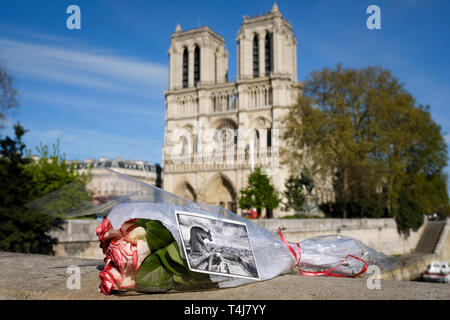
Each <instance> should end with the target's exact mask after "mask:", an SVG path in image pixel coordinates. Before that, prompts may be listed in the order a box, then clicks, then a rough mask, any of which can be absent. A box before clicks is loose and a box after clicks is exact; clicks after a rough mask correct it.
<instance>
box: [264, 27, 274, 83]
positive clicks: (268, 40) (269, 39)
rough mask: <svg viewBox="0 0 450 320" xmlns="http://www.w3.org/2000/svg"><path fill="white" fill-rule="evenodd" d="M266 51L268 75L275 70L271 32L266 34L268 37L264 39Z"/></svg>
mask: <svg viewBox="0 0 450 320" xmlns="http://www.w3.org/2000/svg"><path fill="white" fill-rule="evenodd" d="M264 52H265V55H264V56H265V65H266V76H268V75H270V72H271V71H273V68H272V62H273V61H272V59H273V57H272V54H273V50H272V35H271V34H270V33H267V34H266V39H265V41H264Z"/></svg>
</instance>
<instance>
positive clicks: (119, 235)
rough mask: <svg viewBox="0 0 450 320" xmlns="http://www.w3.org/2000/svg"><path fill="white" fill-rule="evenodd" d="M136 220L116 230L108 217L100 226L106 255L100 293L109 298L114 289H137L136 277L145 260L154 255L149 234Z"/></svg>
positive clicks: (99, 233) (97, 231)
mask: <svg viewBox="0 0 450 320" xmlns="http://www.w3.org/2000/svg"><path fill="white" fill-rule="evenodd" d="M135 221H136V220H135V219H131V220H128V221H127V222H125V223H124V224H123V225H122V226H121V227H120V229H118V230H114V229H113V228H112V225H111V223H110V221H109V220H108V218H105V219H104V220H103V221H102V223H101V224H100V225H99V226H98V227H97V229H96V233H97V236H98V239H99V241H100V247H101V248H102V249H103V253H105V255H106V257H105V268H104V270H103V271H101V272H100V274H99V277H100V288H99V289H100V292H102V293H103V294H105V295H108V294H110V293H111V291H112V290H121V289H129V288H133V287H135V286H136V281H135V279H136V274H137V271H138V270H139V267H140V266H141V264H142V262H143V261H144V259H145V258H146V257H147V256H148V255H149V254H150V248H149V247H148V244H147V241H146V232H145V229H144V228H142V227H136V225H135Z"/></svg>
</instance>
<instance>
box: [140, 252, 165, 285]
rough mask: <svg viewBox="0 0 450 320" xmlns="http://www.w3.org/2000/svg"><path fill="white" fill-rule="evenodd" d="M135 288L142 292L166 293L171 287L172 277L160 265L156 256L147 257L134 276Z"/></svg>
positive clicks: (153, 254)
mask: <svg viewBox="0 0 450 320" xmlns="http://www.w3.org/2000/svg"><path fill="white" fill-rule="evenodd" d="M136 285H137V288H138V289H140V290H144V291H167V290H168V289H171V288H172V287H173V281H172V275H171V274H170V273H169V272H167V270H166V269H165V268H164V267H163V266H162V265H161V261H160V260H159V258H158V255H157V254H155V253H152V254H151V255H149V256H148V257H147V258H146V259H145V260H144V262H143V263H142V265H141V267H140V268H139V270H138V272H137V274H136Z"/></svg>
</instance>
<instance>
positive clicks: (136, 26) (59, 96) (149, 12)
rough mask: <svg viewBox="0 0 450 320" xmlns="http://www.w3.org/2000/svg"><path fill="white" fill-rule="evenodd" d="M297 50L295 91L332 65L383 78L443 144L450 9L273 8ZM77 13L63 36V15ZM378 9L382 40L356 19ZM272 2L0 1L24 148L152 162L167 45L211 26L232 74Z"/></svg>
mask: <svg viewBox="0 0 450 320" xmlns="http://www.w3.org/2000/svg"><path fill="white" fill-rule="evenodd" d="M277 3H278V6H279V8H280V11H281V13H282V14H283V16H284V17H285V18H286V19H287V20H288V21H290V23H291V24H292V26H293V28H294V32H295V34H296V37H297V41H298V65H299V77H300V79H299V80H304V79H305V77H306V76H307V75H308V74H309V73H310V72H311V71H313V70H318V69H321V68H323V67H325V66H334V65H335V64H337V63H339V62H342V63H343V64H344V66H349V67H365V66H368V65H381V66H383V67H385V68H388V69H391V70H392V71H393V74H394V75H395V76H396V77H398V78H399V79H400V81H401V82H403V83H404V85H405V87H406V88H407V90H408V91H410V92H411V93H412V94H413V96H414V97H415V98H416V99H417V101H418V102H419V103H422V104H429V105H430V106H431V111H432V115H433V118H434V119H435V121H436V122H437V123H439V124H440V125H441V126H442V129H443V133H444V134H445V137H446V140H447V142H448V143H449V144H450V135H449V133H450V116H449V111H448V110H449V108H450V90H449V89H450V63H449V57H450V37H449V31H450V27H449V21H448V17H450V1H448V0H443V1H437V0H395V1H376V0H371V1H364V0H352V1H350V0H340V1H335V0H295V1H294V0H292V1H288V0H279V1H277ZM71 4H76V5H78V6H79V7H80V8H81V30H68V29H67V27H66V19H67V17H68V16H69V15H68V14H67V13H66V8H67V7H68V6H69V5H71ZM371 4H377V5H378V6H379V7H380V8H381V27H382V28H381V30H369V29H368V28H367V27H366V19H367V17H368V16H369V15H368V14H366V8H367V7H368V6H369V5H371ZM272 5H273V1H272V0H259V1H256V0H251V1H237V0H226V1H225V0H209V1H150V0H127V1H125V0H121V1H119V0H95V1H93V0H89V1H84V0H71V1H64V0H59V1H51V0H45V1H44V0H43V1H24V0H15V1H1V3H0V59H1V60H2V61H3V62H4V63H5V62H6V64H7V68H8V70H9V72H10V73H11V74H12V75H13V76H14V77H15V79H16V87H17V89H18V90H19V93H20V96H19V102H20V107H19V108H18V110H17V111H16V112H15V113H14V114H12V115H11V116H10V119H9V123H7V127H6V129H5V130H3V131H1V132H0V134H2V135H5V134H9V135H11V134H12V124H13V123H15V122H17V121H20V122H21V123H22V124H23V125H24V126H25V127H26V128H27V129H29V132H28V133H27V135H26V137H25V142H26V144H27V146H28V147H29V148H31V149H34V148H35V147H36V146H38V145H39V143H40V142H43V143H45V144H47V145H52V144H53V143H55V142H56V141H57V139H59V140H60V146H61V149H62V151H63V152H65V154H66V157H67V158H68V159H80V160H82V159H85V158H100V157H108V158H115V157H121V158H122V159H133V160H146V161H149V162H158V163H161V149H162V144H163V136H164V112H165V106H164V93H163V92H164V89H166V88H167V85H168V54H167V51H168V49H169V46H170V35H171V34H172V33H173V31H174V29H175V26H176V24H177V23H180V24H181V27H182V28H183V29H190V28H195V27H199V26H205V25H206V26H209V27H210V28H212V29H213V30H214V31H216V32H217V33H219V34H221V35H222V36H223V37H224V38H225V41H226V47H227V49H228V51H229V56H230V60H229V75H230V79H231V80H232V79H234V78H235V75H236V41H235V39H236V36H237V32H238V30H239V28H240V24H241V21H242V17H243V16H245V15H248V16H254V15H259V14H262V13H265V12H268V11H269V10H270V9H271V7H272Z"/></svg>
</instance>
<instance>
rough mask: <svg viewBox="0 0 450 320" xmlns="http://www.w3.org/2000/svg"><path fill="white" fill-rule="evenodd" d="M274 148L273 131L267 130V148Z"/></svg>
mask: <svg viewBox="0 0 450 320" xmlns="http://www.w3.org/2000/svg"><path fill="white" fill-rule="evenodd" d="M271 146H272V129H270V128H269V129H267V147H269V148H270V147H271Z"/></svg>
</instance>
